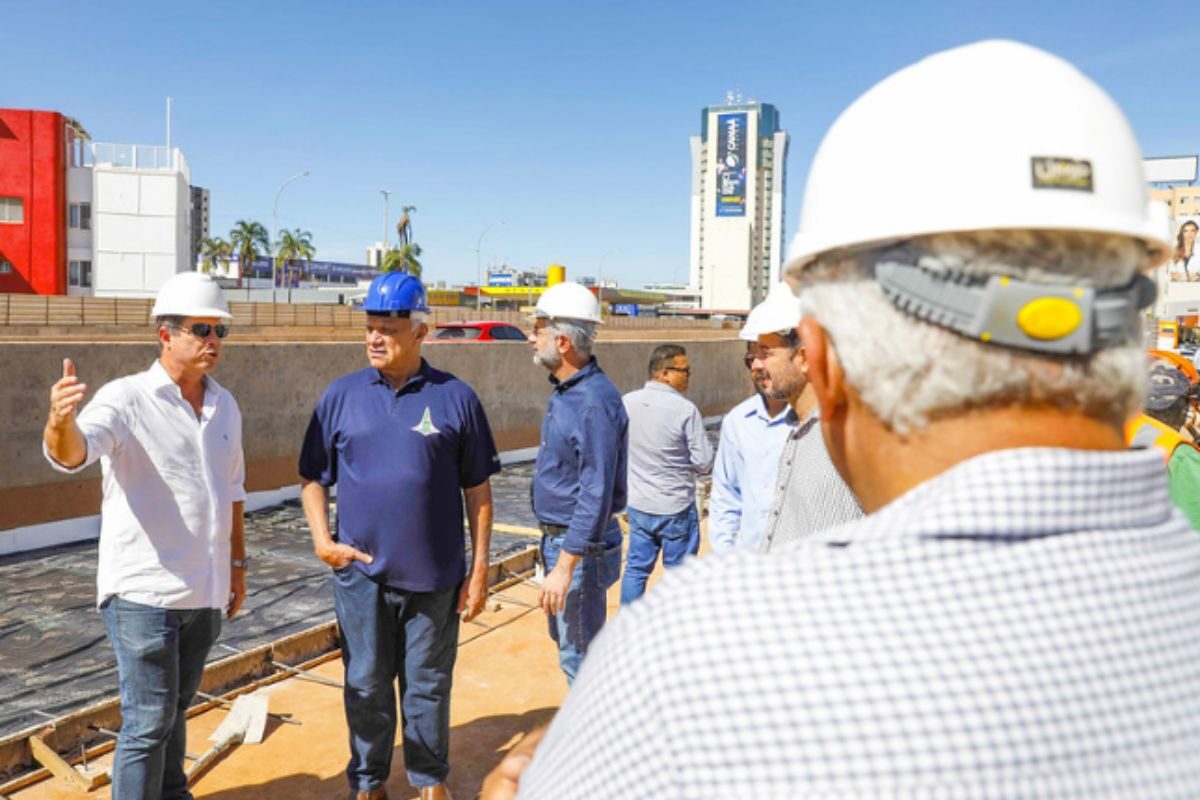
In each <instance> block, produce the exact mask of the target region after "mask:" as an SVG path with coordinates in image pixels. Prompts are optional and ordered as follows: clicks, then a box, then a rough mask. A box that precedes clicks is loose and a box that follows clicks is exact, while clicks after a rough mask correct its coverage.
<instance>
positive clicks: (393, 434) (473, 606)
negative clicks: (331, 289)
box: [299, 272, 500, 800]
mask: <svg viewBox="0 0 1200 800" xmlns="http://www.w3.org/2000/svg"><path fill="white" fill-rule="evenodd" d="M363 310H364V311H366V312H367V327H366V348H367V352H366V356H367V362H368V364H369V366H368V367H366V368H365V369H361V370H359V371H357V372H352V373H350V374H349V375H346V376H343V377H341V378H338V379H337V380H335V381H334V382H333V383H332V384H330V386H329V388H328V389H327V390H326V391H325V394H324V395H323V396H322V397H321V400H320V401H319V402H318V403H317V407H316V410H315V411H313V415H312V420H311V421H310V422H309V426H308V432H307V433H306V434H305V437H304V446H303V449H302V451H301V453H300V466H299V471H300V477H301V478H302V479H303V483H302V485H301V490H300V498H301V501H302V502H303V504H304V514H305V516H306V517H307V519H308V524H309V527H310V528H311V529H312V539H313V548H314V550H315V552H316V555H317V557H318V558H319V559H321V561H323V562H325V563H326V564H328V565H329V566H330V567H331V568H332V569H333V576H332V582H333V595H334V602H335V606H336V610H337V619H338V630H339V635H340V637H341V647H342V662H343V663H344V665H345V670H346V688H345V705H346V722H347V724H348V726H349V729H350V762H349V764H348V765H347V767H346V778H347V781H348V782H349V784H350V798H351V800H354V799H355V798H357V800H381V799H382V798H386V797H387V790H386V788H385V784H386V783H387V780H388V776H389V775H390V773H391V766H392V749H393V745H394V742H395V736H396V695H395V690H394V688H393V687H394V683H395V681H396V679H397V678H399V680H400V709H401V712H402V714H403V723H404V729H403V742H404V767H405V769H406V771H407V772H408V782H409V783H410V784H411V785H412V786H413V787H415V788H417V789H418V790H419V792H420V796H421V798H422V800H444V798H448V797H449V790H448V789H447V787H446V776H447V775H448V774H449V771H450V762H449V756H450V689H451V679H452V677H453V672H454V662H455V659H456V656H457V654H458V627H459V619H460V616H461V618H462V619H464V620H470V619H472V618H473V617H475V616H476V615H477V614H478V613H479V612H480V611H481V610H482V609H483V605H484V602H485V601H486V600H487V569H488V549H489V545H490V541H491V532H492V489H491V482H490V478H491V476H492V475H493V474H494V473H496V472H497V471H499V469H500V459H499V456H498V454H497V452H496V446H495V443H494V442H493V440H492V431H491V427H490V426H489V424H488V420H487V415H486V414H485V413H484V411H483V406H482V405H481V404H480V402H479V398H478V397H476V395H475V392H474V391H472V389H471V387H470V386H467V384H465V383H463V382H462V381H460V380H458V379H457V378H455V377H454V376H453V375H451V374H449V373H447V372H442V371H440V370H436V369H434V368H433V367H431V366H429V363H428V362H426V361H425V359H424V358H422V357H421V342H422V341H423V340H424V338H425V335H426V334H427V333H428V331H429V328H428V326H427V325H426V323H425V320H426V316H427V314H428V313H429V306H428V304H427V301H426V294H425V287H424V286H423V285H422V284H421V281H420V280H419V279H417V278H415V277H413V276H412V275H408V274H406V273H402V272H390V273H387V274H385V275H381V276H379V277H378V278H376V279H375V280H374V281H372V282H371V286H370V288H369V289H368V291H367V297H366V300H365V301H364V303H363ZM335 485H336V486H337V489H338V514H337V531H336V532H333V531H331V530H330V527H329V487H331V486H335ZM464 499H465V500H466V509H467V523H468V525H469V527H470V531H471V556H472V562H471V567H470V571H469V572H468V571H467V567H466V562H465V558H464V547H463V534H462V530H463V500H464Z"/></svg>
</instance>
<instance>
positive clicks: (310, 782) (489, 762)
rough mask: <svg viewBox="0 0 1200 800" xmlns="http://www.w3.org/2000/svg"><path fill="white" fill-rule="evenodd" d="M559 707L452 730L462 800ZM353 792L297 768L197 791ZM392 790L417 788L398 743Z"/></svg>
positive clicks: (215, 799)
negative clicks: (231, 786) (233, 785)
mask: <svg viewBox="0 0 1200 800" xmlns="http://www.w3.org/2000/svg"><path fill="white" fill-rule="evenodd" d="M556 711H557V709H555V708H538V709H534V710H532V711H526V712H525V713H523V714H498V715H496V716H491V717H481V718H479V719H476V720H472V721H471V722H468V723H466V724H464V725H458V726H455V727H454V728H452V729H451V730H450V753H451V771H450V791H451V792H452V793H453V794H454V796H455V798H457V800H463V798H466V800H470V799H471V798H473V797H476V796H477V795H478V794H479V788H480V786H481V785H482V784H483V779H484V778H485V777H486V776H487V774H488V772H490V771H491V769H492V767H494V766H496V764H497V763H499V761H500V758H501V756H502V755H503V753H504V752H506V751H507V750H508V748H509V747H511V746H512V745H513V744H515V743H516V742H517V741H518V740H519V739H520V737H521V736H522V735H523V734H525V733H527V732H528V731H531V730H533V729H534V728H537V727H538V726H540V725H545V724H546V723H548V722H549V721H550V720H551V719H553V717H554V713H555V712H556ZM292 757H293V758H294V760H295V763H296V764H297V766H298V767H299V768H301V769H302V768H303V767H302V765H303V763H304V753H303V752H296V753H293V754H292ZM347 794H348V787H347V786H346V778H345V776H343V775H338V776H336V777H333V778H320V777H318V776H316V775H311V774H305V773H303V772H297V773H296V774H293V775H288V776H287V777H284V778H278V779H276V780H272V781H268V782H266V783H260V784H255V783H252V782H249V781H247V782H246V783H244V784H243V785H241V786H238V787H237V788H236V789H227V790H223V791H217V792H214V793H211V794H210V793H206V792H203V791H198V792H197V793H196V797H197V798H204V800H266V798H286V800H335V798H344V797H346V796H347ZM388 795H389V797H391V799H392V800H407V798H416V796H417V790H416V789H413V788H412V787H411V786H409V784H408V780H407V779H406V777H405V774H404V753H403V751H402V749H401V748H399V747H397V748H396V750H395V752H394V753H393V756H392V777H391V780H389V781H388Z"/></svg>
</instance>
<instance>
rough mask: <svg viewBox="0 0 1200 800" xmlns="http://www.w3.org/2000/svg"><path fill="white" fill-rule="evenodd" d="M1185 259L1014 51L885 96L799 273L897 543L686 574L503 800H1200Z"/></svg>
mask: <svg viewBox="0 0 1200 800" xmlns="http://www.w3.org/2000/svg"><path fill="white" fill-rule="evenodd" d="M866 185H869V186H870V187H871V196H872V199H873V200H874V201H875V202H877V203H879V204H881V205H882V206H883V207H886V208H887V209H888V214H886V215H876V216H874V217H871V218H864V216H863V214H862V202H861V198H862V191H863V186H866ZM964 191H969V193H970V195H971V198H972V201H971V202H964V201H963V198H964ZM1169 252H1170V242H1169V239H1168V233H1167V226H1166V224H1165V215H1164V214H1163V213H1162V209H1161V208H1160V207H1157V206H1155V205H1154V204H1152V202H1151V201H1150V199H1149V196H1148V190H1147V185H1146V179H1145V175H1144V173H1143V168H1142V154H1141V152H1140V150H1139V148H1138V146H1137V142H1136V141H1135V139H1134V136H1133V133H1132V130H1131V129H1130V127H1129V123H1128V122H1127V121H1126V120H1125V118H1124V116H1123V115H1122V114H1121V111H1120V109H1118V108H1117V106H1116V104H1115V103H1114V102H1113V101H1112V100H1111V99H1110V98H1109V97H1108V96H1107V95H1106V94H1105V93H1104V92H1103V90H1102V89H1100V88H1099V87H1098V86H1096V85H1095V84H1094V83H1093V82H1092V81H1091V80H1089V79H1088V78H1086V77H1085V76H1084V75H1083V74H1082V73H1080V72H1079V71H1078V70H1077V69H1075V68H1074V67H1072V66H1071V65H1069V64H1067V63H1066V62H1064V61H1062V60H1060V59H1058V58H1056V57H1054V56H1051V55H1049V54H1048V53H1045V52H1042V51H1040V50H1037V49H1035V48H1032V47H1027V46H1024V45H1020V44H1016V43H1013V42H996V41H993V42H982V43H979V44H974V45H970V46H966V47H961V48H956V49H953V50H949V51H947V52H943V53H939V54H937V55H934V56H931V57H929V58H926V59H924V60H923V61H920V62H918V63H917V64H914V65H912V66H910V67H908V68H906V69H903V70H901V71H900V72H898V73H896V74H894V75H892V76H890V77H889V78H887V79H885V80H884V81H882V82H881V83H879V84H878V85H876V86H875V87H873V88H872V89H870V90H869V91H867V92H866V94H864V95H863V96H862V97H860V98H859V99H858V100H857V101H856V102H855V103H853V104H852V105H851V106H850V107H849V108H848V109H847V110H846V111H845V112H843V113H842V115H841V116H840V117H839V118H838V120H837V121H836V122H834V124H833V126H832V127H831V128H830V130H829V132H828V134H827V135H826V136H825V139H824V141H823V142H822V144H821V146H820V148H819V149H818V151H817V154H816V156H815V158H814V160H813V163H812V166H811V169H810V170H809V172H808V183H807V187H806V191H805V197H804V203H803V210H802V215H801V222H800V227H799V231H798V233H797V234H796V237H795V240H794V241H793V243H792V245H791V249H790V253H789V258H788V260H787V262H786V263H785V264H784V267H783V270H784V274H785V275H786V276H787V278H788V280H789V281H790V282H794V284H795V286H796V288H797V289H798V290H799V292H800V297H801V300H802V310H803V312H804V318H803V320H802V321H801V323H800V336H801V340H802V341H803V343H804V350H805V356H806V360H807V366H808V378H809V380H810V382H811V383H812V385H813V388H814V391H815V393H816V396H817V402H818V406H819V408H820V415H821V433H822V435H823V436H824V438H825V442H826V445H827V447H828V450H829V455H830V457H831V459H832V460H833V463H834V464H835V465H836V466H837V468H838V472H839V473H840V474H841V475H842V476H843V478H845V480H846V482H847V483H848V484H849V486H850V488H851V489H852V490H853V491H854V493H855V495H856V496H857V497H858V499H859V500H860V502H861V503H862V506H863V508H864V510H865V511H866V512H868V516H867V517H865V518H863V519H861V520H858V521H856V522H853V523H850V524H848V525H843V526H839V527H837V528H833V529H830V530H826V531H822V532H820V533H817V534H814V535H812V536H810V537H808V538H807V539H805V540H803V541H802V542H799V543H798V544H797V545H795V546H793V547H792V548H791V549H789V550H787V551H783V552H779V553H775V554H773V556H772V557H771V558H769V559H768V558H732V559H720V558H715V559H712V558H710V559H694V560H692V561H690V562H689V563H688V564H687V565H685V566H683V567H681V568H680V569H677V570H674V571H673V573H672V575H671V576H670V579H669V580H666V581H663V582H662V583H661V584H660V585H659V586H658V587H657V588H656V590H655V591H654V592H653V593H651V594H649V595H647V596H646V597H645V598H643V599H642V600H641V601H640V602H639V603H637V604H635V605H633V606H631V607H630V608H629V609H628V611H626V612H623V613H622V614H621V615H620V616H618V617H617V619H616V620H614V622H613V623H611V624H610V625H609V626H608V627H607V629H606V630H605V632H604V635H603V636H601V637H600V639H599V640H598V641H597V642H596V645H595V647H594V648H593V651H592V653H591V655H590V656H589V659H588V664H587V667H586V668H585V669H584V671H583V673H582V674H581V675H580V677H579V680H578V681H577V682H576V684H575V686H574V688H573V689H572V691H571V696H570V697H568V699H567V702H566V703H565V704H564V706H563V708H562V710H561V711H560V712H559V714H558V715H557V718H556V719H555V720H554V722H553V723H552V725H551V726H550V729H549V731H548V733H547V734H546V735H545V738H544V739H543V740H542V742H541V745H540V747H538V749H537V752H536V754H535V755H534V756H533V758H532V761H531V762H529V761H526V759H528V751H529V748H530V747H531V746H532V743H528V744H526V745H525V746H524V747H523V748H522V749H521V751H520V752H518V753H517V754H515V755H514V756H513V758H512V760H511V761H508V762H507V763H505V764H503V765H502V766H501V767H500V768H498V769H497V770H496V773H495V774H494V776H493V777H492V778H491V779H489V782H488V784H487V786H486V789H487V790H486V791H485V792H484V797H485V798H487V800H493V798H498V797H503V796H505V794H506V793H507V792H510V791H512V789H513V784H514V778H515V777H516V773H517V772H518V771H519V770H520V768H521V766H522V764H523V763H528V769H527V770H526V771H525V772H524V774H523V775H521V776H520V778H519V780H520V787H519V788H520V796H521V798H523V800H540V799H541V798H555V800H574V799H575V798H589V800H596V799H597V798H610V797H611V798H617V797H635V796H636V797H701V796H703V797H808V796H832V795H837V796H841V797H881V796H897V795H902V796H906V797H933V796H955V797H1000V796H1020V797H1034V796H1041V797H1060V798H1067V797H1071V798H1093V797H1138V798H1142V799H1143V800H1145V799H1147V798H1149V799H1151V800H1154V799H1155V798H1168V797H1200V727H1198V726H1197V725H1196V723H1195V720H1196V719H1197V718H1200V670H1197V669H1195V668H1193V666H1192V665H1195V664H1197V663H1200V639H1198V638H1197V637H1196V636H1195V635H1193V634H1194V631H1196V630H1200V582H1198V581H1197V580H1196V575H1197V574H1200V537H1198V536H1196V533H1195V531H1193V530H1192V529H1191V528H1190V526H1189V525H1188V524H1187V521H1186V520H1185V519H1184V518H1183V516H1182V515H1181V514H1179V513H1177V512H1176V511H1175V509H1173V507H1172V506H1171V501H1170V496H1169V494H1168V491H1167V484H1166V477H1165V473H1164V471H1163V469H1162V459H1161V456H1160V455H1159V454H1157V453H1153V452H1146V451H1139V450H1128V449H1127V448H1126V447H1125V443H1124V441H1123V436H1122V426H1123V424H1124V421H1125V420H1126V419H1127V418H1128V417H1129V416H1130V415H1131V413H1132V412H1133V411H1134V410H1135V409H1136V407H1137V406H1138V405H1139V404H1140V403H1141V400H1142V394H1143V390H1144V383H1145V364H1144V355H1143V354H1142V352H1141V350H1140V348H1139V347H1138V346H1137V340H1138V338H1139V327H1140V320H1141V309H1143V308H1144V307H1146V306H1147V305H1148V304H1149V303H1150V302H1152V299H1153V296H1154V291H1153V281H1151V280H1150V279H1149V278H1148V277H1146V273H1147V272H1149V271H1151V270H1153V269H1155V268H1157V267H1158V266H1159V265H1161V264H1162V263H1163V261H1164V260H1165V259H1166V257H1167V255H1168V253H1169Z"/></svg>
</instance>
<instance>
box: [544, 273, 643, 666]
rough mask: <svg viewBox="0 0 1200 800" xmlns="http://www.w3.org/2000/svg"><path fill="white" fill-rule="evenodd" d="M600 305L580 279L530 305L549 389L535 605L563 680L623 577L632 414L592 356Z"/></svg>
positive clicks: (596, 628) (598, 624)
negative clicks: (541, 571)
mask: <svg viewBox="0 0 1200 800" xmlns="http://www.w3.org/2000/svg"><path fill="white" fill-rule="evenodd" d="M600 324H601V319H600V303H599V302H598V301H597V300H596V296H595V295H594V294H592V293H591V292H590V291H588V289H587V288H585V287H584V286H581V285H579V284H578V283H572V282H564V283H560V284H557V285H555V286H552V287H550V288H549V289H547V290H546V291H545V293H543V294H542V296H541V298H539V299H538V303H537V307H536V309H535V311H534V327H533V332H532V333H530V334H529V343H530V344H531V345H533V361H534V363H535V364H540V365H541V366H543V367H545V368H546V369H547V370H549V372H550V383H551V384H552V385H553V387H554V389H553V391H552V392H551V394H550V402H549V404H548V405H547V407H546V416H545V417H544V418H543V420H542V442H541V446H540V447H539V448H538V455H537V465H536V466H535V468H534V474H533V492H532V495H533V513H534V516H536V517H537V519H538V524H539V526H540V527H541V531H542V541H541V548H540V555H541V560H542V565H543V567H544V568H545V570H546V575H545V580H544V582H543V584H542V593H541V600H540V602H541V606H542V608H543V609H544V610H545V611H546V614H547V615H548V617H549V626H550V637H551V638H552V639H554V641H555V643H556V644H557V645H558V660H559V665H560V666H561V667H562V671H563V674H565V675H566V676H567V683H568V684H570V683H572V682H573V681H574V680H575V676H576V675H577V674H578V672H579V665H580V664H581V663H582V662H583V657H584V655H585V654H586V653H587V649H588V645H589V644H590V643H591V641H592V639H594V638H595V636H596V634H597V633H599V632H600V627H601V626H602V625H603V624H604V620H605V617H606V616H607V606H606V599H605V593H606V591H607V590H608V587H610V586H612V585H613V584H614V583H616V582H617V579H618V578H619V577H620V574H621V528H620V526H619V525H618V524H617V520H616V517H615V516H614V515H615V514H617V513H619V512H621V511H623V510H624V509H625V481H626V447H627V443H628V435H629V418H628V417H627V416H626V414H625V406H624V405H623V404H622V402H621V393H620V392H618V391H617V387H616V386H613V383H612V381H610V380H609V379H608V376H607V375H605V374H604V371H603V370H601V369H600V364H599V362H597V361H596V357H595V356H593V355H592V343H593V341H594V340H595V337H596V326H597V325H600Z"/></svg>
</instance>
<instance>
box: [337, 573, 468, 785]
mask: <svg viewBox="0 0 1200 800" xmlns="http://www.w3.org/2000/svg"><path fill="white" fill-rule="evenodd" d="M333 597H334V603H335V606H336V608H337V619H338V627H339V629H340V630H341V645H342V663H343V664H344V665H345V668H346V689H345V693H344V700H345V705H346V722H347V724H348V725H349V727H350V763H349V764H347V766H346V778H347V780H348V781H349V783H350V788H351V789H352V790H355V791H368V790H371V789H377V788H379V787H380V786H383V785H384V784H385V783H387V779H388V775H389V774H391V771H392V744H393V742H395V740H396V693H395V690H394V686H393V684H394V682H395V681H396V679H397V678H399V680H400V710H401V713H402V714H403V720H404V766H405V769H406V771H407V772H408V782H409V783H410V784H412V785H413V786H415V787H417V788H420V787H422V786H432V785H434V784H436V783H441V782H443V781H444V780H446V775H447V774H449V772H450V681H451V678H452V677H453V673H454V661H455V659H456V658H457V656H458V612H457V606H458V587H455V588H453V589H447V590H445V591H441V592H406V591H402V590H400V589H391V588H388V587H387V586H384V585H382V584H379V583H376V582H375V581H373V580H371V579H370V578H368V577H367V576H366V575H364V574H363V573H362V572H360V571H359V570H358V569H357V568H356V567H355V565H354V564H351V565H350V566H348V567H346V568H345V569H341V570H337V571H335V572H334V573H333Z"/></svg>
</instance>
